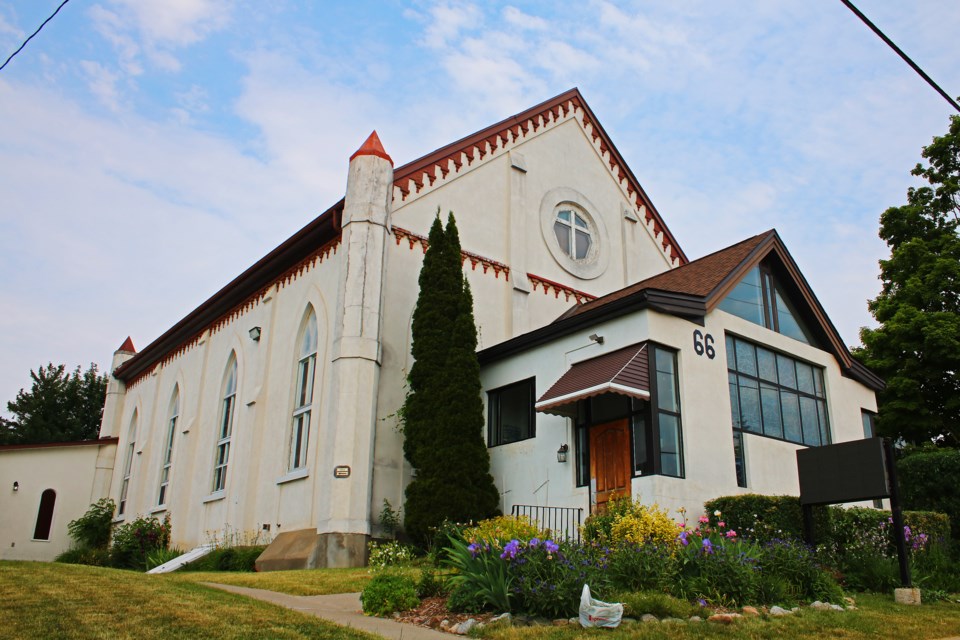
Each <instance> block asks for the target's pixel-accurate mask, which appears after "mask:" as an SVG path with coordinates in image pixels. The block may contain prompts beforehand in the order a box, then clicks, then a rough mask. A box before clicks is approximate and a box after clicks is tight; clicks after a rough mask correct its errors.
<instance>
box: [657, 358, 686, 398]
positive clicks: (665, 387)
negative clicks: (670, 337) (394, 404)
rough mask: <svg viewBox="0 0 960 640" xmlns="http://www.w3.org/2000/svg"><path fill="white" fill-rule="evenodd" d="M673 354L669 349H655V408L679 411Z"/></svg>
mask: <svg viewBox="0 0 960 640" xmlns="http://www.w3.org/2000/svg"><path fill="white" fill-rule="evenodd" d="M674 359H675V356H674V354H673V352H671V351H664V350H663V349H656V359H655V361H656V367H657V408H658V409H661V410H664V411H673V412H674V413H676V412H678V411H680V400H679V398H677V383H676V380H677V375H676V364H675V362H674Z"/></svg>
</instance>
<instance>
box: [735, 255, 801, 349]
mask: <svg viewBox="0 0 960 640" xmlns="http://www.w3.org/2000/svg"><path fill="white" fill-rule="evenodd" d="M718 308H719V309H722V310H723V311H726V312H727V313H731V314H733V315H735V316H737V317H740V318H743V319H744V320H749V321H750V322H752V323H754V324H758V325H760V326H761V327H766V328H767V329H771V330H773V331H776V332H777V333H782V334H783V335H785V336H789V337H791V338H793V339H794V340H799V341H800V342H805V343H806V344H814V340H813V338H812V335H811V333H810V331H809V329H808V328H807V327H806V325H805V324H804V323H803V321H802V320H801V319H800V316H799V314H798V313H797V310H796V307H795V306H794V305H793V303H792V302H791V301H790V298H789V297H788V296H787V295H786V293H785V291H784V289H783V286H782V285H781V284H780V283H779V282H778V281H777V278H776V277H775V276H774V275H773V273H771V271H770V269H768V268H767V267H766V266H765V265H759V266H756V267H754V268H753V269H751V270H750V271H748V272H747V274H746V275H745V276H744V277H743V279H742V280H741V281H740V282H739V283H738V284H737V286H736V287H734V288H733V291H731V292H730V293H728V294H727V297H725V298H724V299H723V300H722V301H721V302H720V304H719V305H718Z"/></svg>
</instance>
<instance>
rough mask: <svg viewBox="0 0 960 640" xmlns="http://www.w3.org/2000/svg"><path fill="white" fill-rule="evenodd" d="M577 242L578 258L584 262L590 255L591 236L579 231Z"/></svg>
mask: <svg viewBox="0 0 960 640" xmlns="http://www.w3.org/2000/svg"><path fill="white" fill-rule="evenodd" d="M576 241H577V246H576V251H577V254H576V258H577V260H583V259H584V258H586V257H587V254H588V253H590V235H589V234H586V233H584V232H583V231H580V230H579V229H577V232H576Z"/></svg>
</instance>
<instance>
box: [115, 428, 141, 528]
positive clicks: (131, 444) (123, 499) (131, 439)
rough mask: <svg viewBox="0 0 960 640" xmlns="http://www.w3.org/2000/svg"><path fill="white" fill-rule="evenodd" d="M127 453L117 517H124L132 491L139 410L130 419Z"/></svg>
mask: <svg viewBox="0 0 960 640" xmlns="http://www.w3.org/2000/svg"><path fill="white" fill-rule="evenodd" d="M128 433H129V435H128V436H127V438H128V444H127V452H126V455H125V456H124V458H123V481H122V482H121V483H120V504H119V506H118V507H117V515H118V516H122V515H123V514H124V513H125V512H126V509H127V491H129V490H130V473H131V470H132V468H133V451H134V449H136V447H137V410H136V409H134V410H133V417H132V418H130V429H129V431H128Z"/></svg>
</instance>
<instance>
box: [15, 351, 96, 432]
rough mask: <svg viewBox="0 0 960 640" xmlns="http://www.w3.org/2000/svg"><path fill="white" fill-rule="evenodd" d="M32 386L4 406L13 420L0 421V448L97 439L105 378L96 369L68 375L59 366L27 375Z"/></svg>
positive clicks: (63, 367)
mask: <svg viewBox="0 0 960 640" xmlns="http://www.w3.org/2000/svg"><path fill="white" fill-rule="evenodd" d="M30 378H31V379H32V380H33V384H32V386H31V387H30V390H29V391H25V390H23V389H21V390H20V392H19V393H18V394H17V397H16V399H15V400H13V401H11V402H8V403H7V410H8V411H9V412H10V413H11V414H12V415H13V420H7V419H5V418H0V444H42V443H45V442H74V441H77V440H93V439H96V438H97V436H98V435H99V432H100V418H101V416H102V415H103V402H104V400H105V398H106V395H107V376H106V375H105V374H104V375H100V374H98V373H97V365H96V364H91V365H90V368H89V369H87V370H86V371H84V372H82V373H81V371H80V367H79V366H78V367H77V368H76V369H74V371H73V373H67V371H66V367H65V366H64V365H62V364H59V365H53V364H48V365H47V366H46V367H40V368H39V369H37V371H36V372H34V371H32V370H31V371H30Z"/></svg>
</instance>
